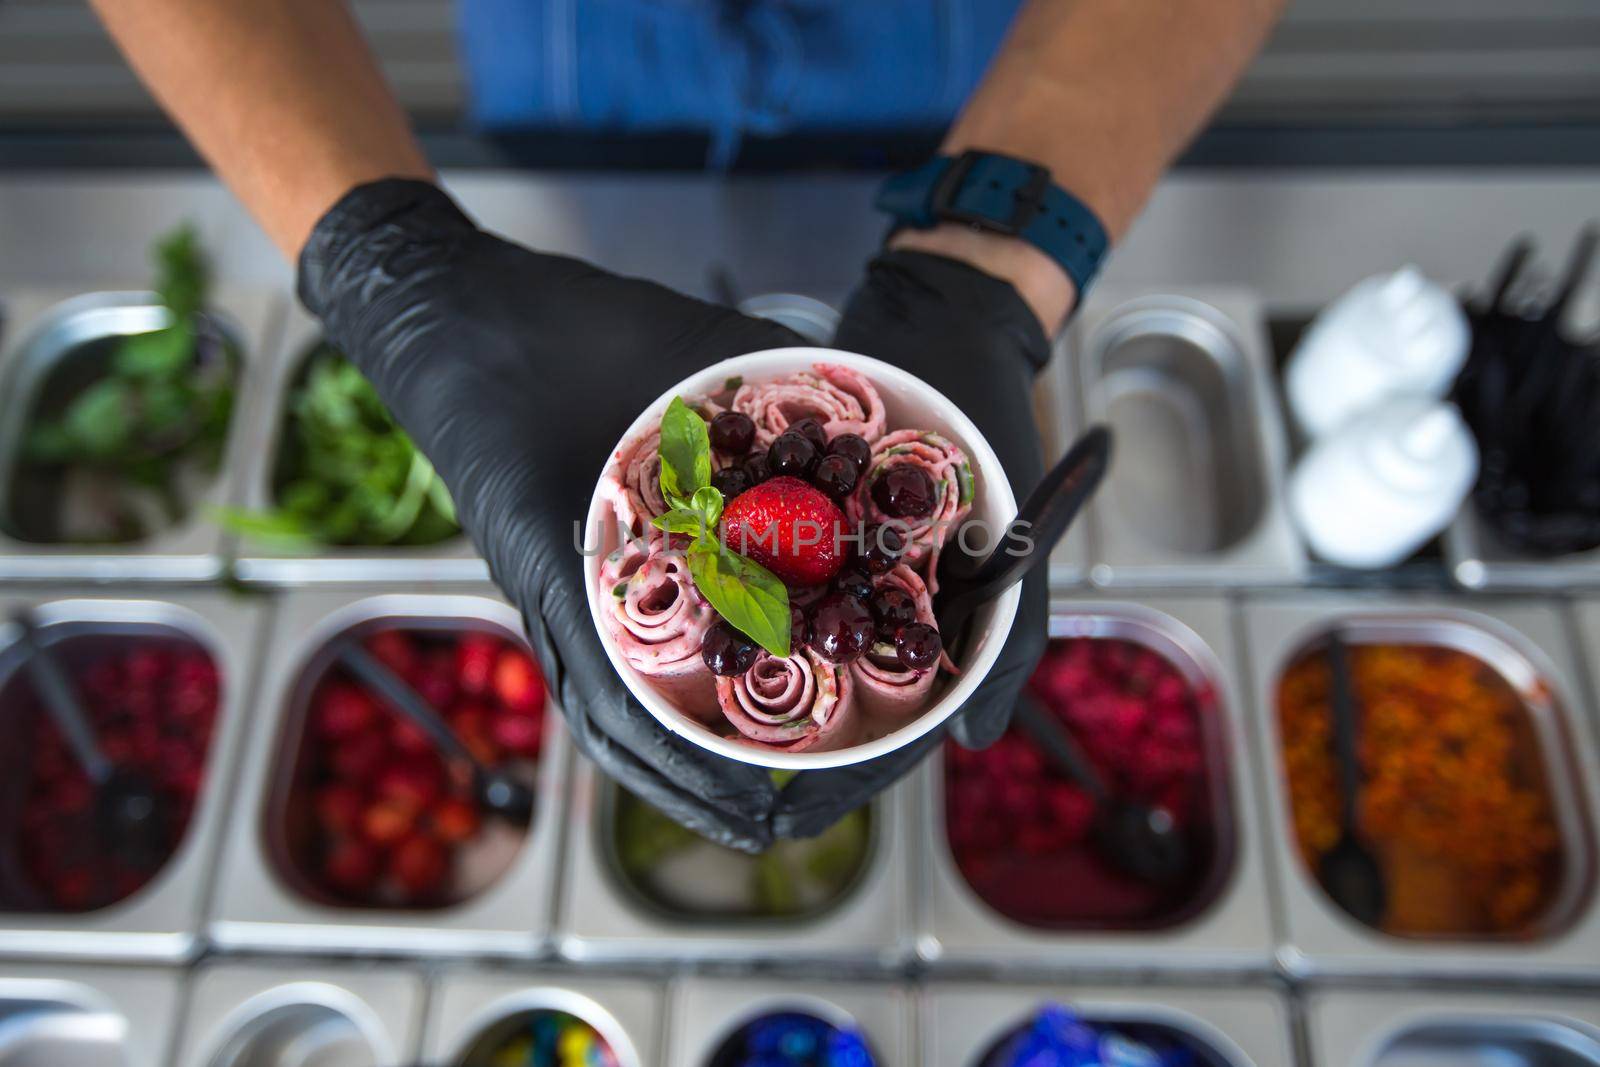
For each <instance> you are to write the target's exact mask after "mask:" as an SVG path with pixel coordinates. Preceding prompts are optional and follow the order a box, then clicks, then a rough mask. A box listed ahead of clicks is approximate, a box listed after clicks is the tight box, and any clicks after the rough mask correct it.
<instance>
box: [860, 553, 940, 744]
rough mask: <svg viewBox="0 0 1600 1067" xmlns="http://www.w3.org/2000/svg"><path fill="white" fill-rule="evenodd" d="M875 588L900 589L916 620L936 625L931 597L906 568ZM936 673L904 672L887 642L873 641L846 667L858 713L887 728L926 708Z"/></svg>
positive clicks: (885, 577)
mask: <svg viewBox="0 0 1600 1067" xmlns="http://www.w3.org/2000/svg"><path fill="white" fill-rule="evenodd" d="M877 588H879V589H884V588H890V589H902V590H904V591H905V592H906V593H908V594H910V596H911V599H912V600H914V601H916V605H917V621H918V622H925V623H927V624H928V625H929V626H935V627H937V626H938V622H937V620H935V619H934V617H933V597H932V595H930V594H929V592H928V587H927V585H926V584H924V582H923V581H922V576H921V575H919V574H918V573H917V572H916V571H914V570H912V569H911V568H910V567H907V566H906V565H905V564H903V563H902V564H900V565H899V566H897V567H895V568H894V569H892V570H891V571H889V572H888V573H887V574H885V575H884V576H883V577H882V578H879V579H878V581H877ZM946 662H948V661H946ZM938 674H939V671H938V669H937V668H935V669H932V670H926V671H913V670H907V669H906V668H905V667H904V666H903V665H902V664H901V663H900V657H899V656H898V655H896V653H895V650H894V645H893V644H890V643H889V642H887V641H879V642H877V643H876V644H874V645H873V646H872V647H871V648H870V649H868V650H867V653H866V655H864V656H862V657H860V658H859V659H857V660H855V661H854V662H852V663H851V664H850V677H851V680H852V681H853V682H854V683H855V695H856V703H857V704H859V705H861V713H862V714H863V715H867V716H871V717H873V718H877V719H885V720H889V721H888V722H887V723H886V724H885V725H887V726H888V727H889V729H894V728H895V727H897V726H899V725H900V724H902V723H904V722H905V721H906V720H908V719H910V718H911V717H912V716H913V715H915V714H916V713H917V712H919V711H921V710H922V709H923V708H925V707H927V705H928V694H929V692H930V691H932V689H933V683H934V680H935V678H936V677H937V676H938Z"/></svg>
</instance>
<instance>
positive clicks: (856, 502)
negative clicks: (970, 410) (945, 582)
mask: <svg viewBox="0 0 1600 1067" xmlns="http://www.w3.org/2000/svg"><path fill="white" fill-rule="evenodd" d="M900 464H909V465H912V466H917V467H921V468H922V469H923V470H924V471H926V472H927V473H928V476H929V477H930V478H932V479H933V486H934V506H933V511H932V512H931V513H930V514H929V515H927V516H926V517H925V518H921V519H916V520H907V519H891V518H890V517H889V516H887V515H885V514H883V512H881V511H879V510H878V505H877V503H876V502H875V501H874V500H873V499H872V484H873V483H874V482H875V481H877V480H878V479H879V478H880V477H882V475H883V472H884V471H886V470H889V469H891V468H893V467H895V466H898V465H900ZM972 496H973V480H972V464H971V462H970V461H969V460H968V459H967V454H966V453H965V452H963V451H961V449H960V448H959V447H957V445H956V444H955V442H953V441H951V440H950V439H949V438H947V437H944V436H943V435H941V434H937V433H933V432H932V431H924V430H896V431H895V432H894V433H891V434H888V435H887V436H885V437H883V438H882V439H881V440H879V441H878V443H877V444H875V445H873V446H872V462H871V464H869V465H868V467H867V472H866V474H865V475H864V476H863V477H862V479H861V484H860V485H858V486H856V491H855V492H854V493H852V494H851V496H850V499H849V500H847V501H845V514H846V516H848V517H849V519H850V522H851V524H852V525H854V524H858V523H860V522H863V521H865V522H867V523H880V522H893V523H894V524H895V525H896V527H897V528H898V529H899V530H900V531H901V532H902V533H903V534H905V535H906V551H905V555H904V556H902V557H901V561H902V562H903V563H906V564H908V565H910V566H911V567H913V568H914V569H916V570H917V571H918V572H920V573H921V574H923V575H925V576H926V579H927V583H928V592H930V593H937V592H938V591H939V581H938V577H937V572H938V569H939V549H940V547H941V546H943V544H944V543H945V542H946V541H948V540H949V539H950V538H952V537H955V536H956V535H957V534H958V532H959V529H960V526H961V523H962V521H963V520H965V519H966V517H967V514H968V513H969V512H970V511H971V510H972Z"/></svg>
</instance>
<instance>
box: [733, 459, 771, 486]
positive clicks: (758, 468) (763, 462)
mask: <svg viewBox="0 0 1600 1067" xmlns="http://www.w3.org/2000/svg"><path fill="white" fill-rule="evenodd" d="M739 469H740V470H742V471H744V473H745V477H746V478H749V479H750V484H751V485H760V484H761V483H762V482H764V481H766V480H767V479H768V478H770V477H772V467H771V466H769V465H768V463H767V454H766V453H765V452H757V453H756V454H755V455H753V456H751V457H750V458H749V459H747V460H745V461H744V463H742V464H741V465H740V467H739Z"/></svg>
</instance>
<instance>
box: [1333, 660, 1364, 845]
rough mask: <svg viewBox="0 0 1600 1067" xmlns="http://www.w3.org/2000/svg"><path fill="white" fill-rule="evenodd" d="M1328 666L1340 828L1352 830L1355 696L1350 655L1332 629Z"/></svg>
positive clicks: (1357, 788) (1356, 787)
mask: <svg viewBox="0 0 1600 1067" xmlns="http://www.w3.org/2000/svg"><path fill="white" fill-rule="evenodd" d="M1328 669H1329V670H1330V671H1331V672H1332V674H1333V686H1332V689H1331V691H1330V692H1331V694H1332V699H1331V701H1330V710H1331V711H1332V712H1333V749H1334V755H1335V756H1336V757H1337V758H1338V761H1339V792H1340V793H1341V795H1342V797H1343V800H1344V829H1345V833H1346V834H1354V833H1355V828H1356V822H1357V821H1358V820H1357V818H1356V807H1357V804H1356V800H1357V798H1358V797H1359V796H1360V795H1361V762H1360V757H1359V755H1358V754H1357V752H1356V699H1355V692H1354V690H1353V689H1352V688H1351V685H1350V657H1349V655H1348V654H1347V650H1346V649H1345V644H1344V635H1342V634H1341V633H1340V632H1339V631H1338V630H1334V631H1333V632H1332V633H1330V634H1329V635H1328Z"/></svg>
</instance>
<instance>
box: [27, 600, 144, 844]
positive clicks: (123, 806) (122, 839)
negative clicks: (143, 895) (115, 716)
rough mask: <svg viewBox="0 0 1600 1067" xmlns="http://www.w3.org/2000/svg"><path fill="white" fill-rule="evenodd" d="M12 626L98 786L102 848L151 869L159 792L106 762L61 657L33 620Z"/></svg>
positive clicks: (48, 704) (46, 699)
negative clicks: (16, 631)
mask: <svg viewBox="0 0 1600 1067" xmlns="http://www.w3.org/2000/svg"><path fill="white" fill-rule="evenodd" d="M12 622H13V623H14V624H15V625H16V627H17V629H18V631H19V633H20V636H19V638H18V643H19V644H20V645H21V646H22V647H23V648H24V649H25V650H26V651H27V658H26V661H25V669H26V670H27V672H28V677H29V679H30V680H31V681H32V682H33V688H34V691H35V692H37V693H38V694H39V699H40V700H41V701H42V702H43V703H44V706H45V710H46V711H48V712H49V713H50V718H52V719H53V720H55V724H56V728H57V729H59V730H60V731H61V734H62V736H63V737H65V738H66V739H67V745H68V747H70V748H71V749H72V755H73V758H74V759H76V760H77V761H78V766H80V767H82V768H83V772H84V774H85V775H87V776H88V778H89V782H90V784H91V785H92V786H93V787H94V796H95V800H94V808H95V811H94V818H95V832H96V835H97V837H98V839H99V841H100V844H101V847H102V848H105V849H109V850H110V851H111V852H112V853H113V854H115V855H116V856H117V857H118V858H120V859H121V860H123V861H124V862H126V863H128V864H129V865H130V866H132V867H134V868H136V869H139V870H148V869H149V868H150V867H153V866H155V864H156V863H157V862H159V859H160V856H161V853H162V840H161V838H162V836H163V835H162V831H163V829H164V820H163V819H162V818H161V817H160V816H161V810H160V804H159V803H158V802H157V799H156V791H155V787H154V786H153V785H152V784H151V782H150V779H149V778H147V777H146V776H144V775H143V774H140V773H139V772H138V771H135V770H132V769H129V768H126V767H119V766H117V765H116V764H114V763H112V762H111V761H110V760H109V759H107V758H106V754H105V753H104V752H102V751H101V750H100V745H99V742H97V741H96V740H95V736H94V728H93V727H92V726H91V725H90V722H89V716H88V714H87V713H86V712H85V711H84V710H83V703H82V701H80V700H79V699H78V691H77V689H76V688H75V687H74V686H73V684H72V681H71V679H69V678H68V677H67V672H66V671H65V670H63V669H62V667H61V664H60V663H59V662H58V661H57V660H56V657H55V653H53V652H51V651H50V649H49V647H48V646H47V645H46V644H45V643H44V642H43V641H41V640H40V639H39V633H38V629H37V628H36V627H35V626H34V624H33V621H32V620H31V619H30V618H28V617H27V616H26V615H18V616H16V617H15V618H14V619H13V620H12Z"/></svg>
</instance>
